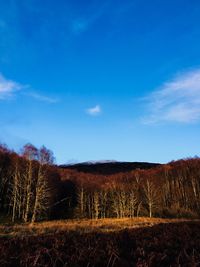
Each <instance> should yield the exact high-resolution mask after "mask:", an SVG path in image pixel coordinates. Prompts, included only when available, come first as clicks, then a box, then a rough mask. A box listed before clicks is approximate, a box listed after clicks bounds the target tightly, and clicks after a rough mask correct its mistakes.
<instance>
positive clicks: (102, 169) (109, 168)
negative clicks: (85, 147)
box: [60, 161, 160, 175]
mask: <svg viewBox="0 0 200 267" xmlns="http://www.w3.org/2000/svg"><path fill="white" fill-rule="evenodd" d="M159 165H160V164H159V163H149V162H117V161H101V162H83V163H76V164H70V165H60V168H63V169H69V170H76V171H78V172H84V173H92V174H102V175H111V174H116V173H120V172H130V171H133V170H136V169H150V168H153V167H157V166H159Z"/></svg>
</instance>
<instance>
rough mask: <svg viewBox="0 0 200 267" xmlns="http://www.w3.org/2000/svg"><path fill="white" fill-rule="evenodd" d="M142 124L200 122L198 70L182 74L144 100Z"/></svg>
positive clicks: (199, 80)
mask: <svg viewBox="0 0 200 267" xmlns="http://www.w3.org/2000/svg"><path fill="white" fill-rule="evenodd" d="M145 101H147V104H148V109H149V110H148V112H149V114H150V115H149V116H147V117H146V118H144V119H143V122H144V123H157V122H180V123H193V122H198V121H200V69H195V70H192V71H188V72H184V73H182V74H180V75H177V76H176V77H175V78H174V79H172V80H171V81H168V82H166V83H164V84H163V85H162V86H161V87H160V88H159V89H158V90H156V91H154V92H153V93H152V94H150V95H149V96H147V97H146V98H145Z"/></svg>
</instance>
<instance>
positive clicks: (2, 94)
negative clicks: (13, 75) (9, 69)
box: [0, 73, 25, 99]
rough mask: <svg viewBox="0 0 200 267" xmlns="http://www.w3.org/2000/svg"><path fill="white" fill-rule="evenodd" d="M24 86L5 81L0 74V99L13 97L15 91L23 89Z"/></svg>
mask: <svg viewBox="0 0 200 267" xmlns="http://www.w3.org/2000/svg"><path fill="white" fill-rule="evenodd" d="M24 87H25V86H24V85H21V84H19V83H17V82H15V81H12V80H8V79H6V78H5V77H4V76H3V75H2V74H1V73H0V99H6V98H8V97H11V96H13V95H14V93H15V92H16V91H19V90H21V89H22V88H24Z"/></svg>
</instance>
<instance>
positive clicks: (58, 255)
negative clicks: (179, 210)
mask: <svg viewBox="0 0 200 267" xmlns="http://www.w3.org/2000/svg"><path fill="white" fill-rule="evenodd" d="M0 266H5V267H6V266H13V267H14V266H15V267H17V266H29V267H32V266H37V267H38V266H52V267H62V266H69V267H78V266H80V267H97V266H98V267H104V266H105V267H119V266H121V267H131V266H138V267H139V266H140V267H143V266H152V267H156V266H159V267H160V266H162V267H165V266H172V267H174V266H200V223H199V222H181V223H169V224H159V225H154V226H152V227H147V228H139V229H125V230H122V231H116V232H109V233H98V232H92V233H78V232H75V231H70V232H67V233H66V232H59V233H54V234H42V235H38V236H27V237H12V238H6V237H2V238H0Z"/></svg>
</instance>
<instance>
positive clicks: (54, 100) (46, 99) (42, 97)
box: [26, 92, 59, 104]
mask: <svg viewBox="0 0 200 267" xmlns="http://www.w3.org/2000/svg"><path fill="white" fill-rule="evenodd" d="M26 95H27V96H30V97H32V98H34V99H35V100H38V101H41V102H46V103H50V104H51V103H52V104H53V103H57V102H59V99H58V98H53V97H49V96H45V95H41V94H39V93H36V92H30V93H27V94H26Z"/></svg>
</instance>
